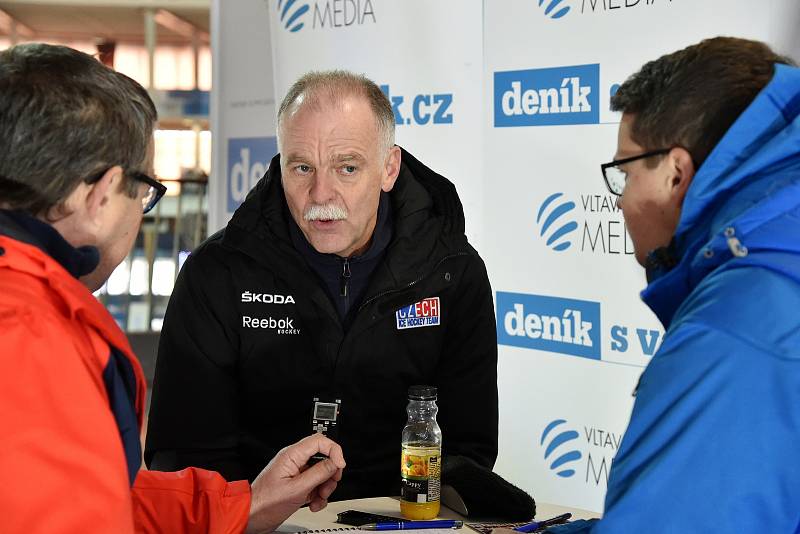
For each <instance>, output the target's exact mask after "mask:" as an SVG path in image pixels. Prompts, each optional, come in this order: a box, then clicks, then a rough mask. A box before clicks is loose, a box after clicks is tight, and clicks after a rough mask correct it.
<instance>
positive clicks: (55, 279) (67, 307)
mask: <svg viewBox="0 0 800 534" xmlns="http://www.w3.org/2000/svg"><path fill="white" fill-rule="evenodd" d="M2 215H3V214H0V217H2ZM6 215H7V214H6ZM8 221H9V219H8V218H3V222H2V226H0V247H2V248H4V249H5V254H3V255H0V269H9V270H11V271H16V272H19V273H23V274H26V275H28V276H32V277H34V278H36V279H38V280H39V281H40V282H41V283H42V284H43V285H44V286H45V288H46V290H47V293H46V296H47V298H51V299H55V300H57V301H58V302H59V304H60V309H62V310H63V311H64V313H65V315H66V316H67V317H68V318H69V319H70V320H72V321H76V322H79V323H81V324H82V325H84V326H85V327H88V328H92V329H94V330H95V331H97V333H98V334H99V335H100V336H101V337H102V338H103V339H105V341H106V342H107V343H108V344H109V345H111V346H113V347H115V348H117V349H119V350H120V351H121V352H122V353H123V354H124V355H125V357H126V358H127V359H128V361H129V362H130V364H131V367H132V368H133V373H134V376H135V377H136V401H135V408H136V415H137V419H138V424H139V428H141V427H142V424H143V421H144V399H145V393H146V387H147V386H146V380H145V377H144V371H143V370H142V366H141V364H140V363H139V361H138V360H137V359H136V357H135V356H134V355H133V350H132V349H131V346H130V343H129V342H128V339H127V337H125V334H124V333H123V332H122V330H120V328H119V326H117V323H116V322H115V321H114V318H113V317H112V316H111V314H109V313H108V311H107V310H106V309H105V307H103V305H102V304H101V303H100V301H98V300H97V299H96V298H95V297H94V295H92V293H91V292H90V291H89V290H88V289H87V288H86V286H84V285H83V284H82V283H81V282H80V281H79V280H78V279H77V278H76V277H75V276H74V275H73V274H72V273H70V272H69V271H68V270H67V269H66V268H65V267H64V266H62V264H61V263H59V262H58V261H57V260H56V259H55V258H53V257H52V256H50V255H49V254H48V252H47V251H46V250H44V249H43V248H40V247H39V246H37V245H36V244H35V243H31V242H27V241H25V239H24V238H23V233H28V234H30V232H21V231H20V227H19V226H18V225H17V226H13V227H12V225H11V224H9V222H8ZM42 224H44V223H42ZM50 229H51V230H52V231H53V232H56V231H55V229H53V228H52V227H50ZM56 235H58V232H56ZM29 237H30V236H29ZM58 238H59V239H62V240H63V238H61V236H60V235H58ZM50 239H53V240H54V241H57V240H56V239H55V237H53V236H50ZM64 243H66V241H64ZM60 246H61V245H59V247H60ZM67 246H69V245H68V244H67ZM78 253H79V252H78ZM68 255H69V254H68Z"/></svg>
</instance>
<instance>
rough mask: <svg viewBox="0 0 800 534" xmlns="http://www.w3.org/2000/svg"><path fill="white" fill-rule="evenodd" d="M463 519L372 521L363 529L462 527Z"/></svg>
mask: <svg viewBox="0 0 800 534" xmlns="http://www.w3.org/2000/svg"><path fill="white" fill-rule="evenodd" d="M463 525H464V522H463V521H456V520H454V519H436V520H433V521H396V522H395V521H392V522H390V523H370V524H368V525H361V526H360V527H358V528H360V529H361V530H414V529H418V528H461V527H462V526H463Z"/></svg>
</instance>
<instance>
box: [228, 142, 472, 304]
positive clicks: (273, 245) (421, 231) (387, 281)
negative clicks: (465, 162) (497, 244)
mask: <svg viewBox="0 0 800 534" xmlns="http://www.w3.org/2000/svg"><path fill="white" fill-rule="evenodd" d="M401 151H402V155H401V161H402V164H401V168H400V175H399V176H398V179H397V181H396V182H395V185H394V188H393V189H392V191H391V192H390V193H389V200H390V202H391V213H392V227H393V233H392V239H391V241H390V243H389V245H388V247H387V256H386V260H385V265H384V266H383V267H379V269H378V270H377V271H378V272H377V273H376V275H378V276H379V277H380V278H382V279H383V284H384V285H385V286H393V285H394V286H397V285H404V284H407V283H409V282H411V281H412V280H414V279H416V278H418V277H419V276H421V275H423V274H424V273H425V272H427V271H428V270H429V269H430V268H431V266H432V265H433V264H435V262H437V261H438V260H439V259H440V258H441V256H442V255H443V254H447V253H448V252H449V251H452V250H464V249H465V248H466V247H467V246H468V245H467V241H466V237H465V236H464V213H463V209H462V206H461V201H460V200H459V198H458V195H457V194H456V190H455V186H454V185H453V184H452V183H451V182H450V181H449V180H447V179H446V178H444V177H442V176H440V175H439V174H437V173H435V172H434V171H432V170H431V169H429V168H428V167H426V166H425V165H423V164H422V163H420V162H419V161H418V160H417V159H416V158H414V156H412V155H411V154H410V153H409V152H407V151H405V150H402V149H401ZM290 219H291V215H290V214H289V210H288V207H287V205H286V198H285V196H284V193H283V187H282V186H281V172H280V154H278V155H276V156H275V157H274V158H273V159H272V161H271V162H270V166H269V169H268V170H267V172H266V174H265V175H264V177H263V178H262V179H261V180H260V181H259V182H258V184H257V185H256V187H255V188H253V190H252V191H251V192H250V193H249V194H248V196H247V198H246V199H245V201H244V203H243V204H242V205H241V206H240V207H239V209H237V210H236V213H234V215H233V218H232V219H231V221H230V223H229V224H228V226H227V228H226V230H225V234H224V237H223V242H224V243H225V244H226V245H228V246H231V247H233V248H236V249H238V250H240V251H242V252H243V253H245V254H247V255H248V256H250V257H252V258H254V259H255V260H257V261H261V262H264V263H268V264H269V265H270V266H273V267H275V266H276V265H277V263H284V264H285V262H273V261H271V257H274V256H275V255H278V256H280V257H287V255H288V257H294V258H296V259H300V258H301V256H300V254H299V253H298V252H297V250H296V249H295V247H294V245H293V243H292V239H291V236H290V229H289V228H290V227H289V223H288V221H289V220H290ZM290 265H291V264H290ZM276 268H281V267H280V265H278V266H277V267H276ZM285 268H286V269H290V268H292V267H290V266H289V265H285ZM378 273H380V274H378ZM294 274H296V272H294ZM382 289H385V288H382Z"/></svg>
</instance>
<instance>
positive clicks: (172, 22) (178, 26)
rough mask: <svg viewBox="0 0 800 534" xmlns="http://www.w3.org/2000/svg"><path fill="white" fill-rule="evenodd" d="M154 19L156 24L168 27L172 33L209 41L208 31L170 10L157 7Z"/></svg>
mask: <svg viewBox="0 0 800 534" xmlns="http://www.w3.org/2000/svg"><path fill="white" fill-rule="evenodd" d="M154 18H155V21H156V24H158V25H159V26H161V27H163V28H166V29H168V30H169V31H171V32H173V33H177V34H178V35H180V36H182V37H185V38H187V39H192V38H194V37H197V39H199V40H200V41H201V42H203V43H205V44H208V43H209V42H210V39H211V38H210V37H209V35H208V32H207V31H205V30H201V29H200V28H198V27H197V26H195V25H194V24H192V23H191V22H189V21H187V20H185V19H182V18H181V17H179V16H177V15H176V14H174V13H172V12H171V11H167V10H166V9H159V10H158V11H156V13H155V17H154Z"/></svg>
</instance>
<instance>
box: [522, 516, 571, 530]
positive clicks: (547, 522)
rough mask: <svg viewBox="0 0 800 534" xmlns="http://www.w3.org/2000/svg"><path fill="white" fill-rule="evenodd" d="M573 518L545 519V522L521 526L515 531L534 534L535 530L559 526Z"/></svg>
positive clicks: (556, 517)
mask: <svg viewBox="0 0 800 534" xmlns="http://www.w3.org/2000/svg"><path fill="white" fill-rule="evenodd" d="M570 517H572V514H561V515H557V516H555V517H551V518H550V519H545V520H544V521H532V522H530V523H528V524H527V525H520V526H518V527H517V528H515V529H514V530H516V531H517V532H533V531H534V530H537V529H540V528H542V527H549V526H552V525H558V524H559V523H564V522H566V521H567V519H569V518H570Z"/></svg>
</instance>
